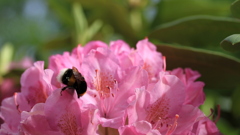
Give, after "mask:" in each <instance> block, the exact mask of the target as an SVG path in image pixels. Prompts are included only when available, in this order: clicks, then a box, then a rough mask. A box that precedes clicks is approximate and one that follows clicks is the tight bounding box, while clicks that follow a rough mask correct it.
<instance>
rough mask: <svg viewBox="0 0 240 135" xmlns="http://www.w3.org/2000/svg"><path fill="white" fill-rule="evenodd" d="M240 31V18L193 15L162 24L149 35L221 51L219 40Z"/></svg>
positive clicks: (165, 40) (168, 41)
mask: <svg viewBox="0 0 240 135" xmlns="http://www.w3.org/2000/svg"><path fill="white" fill-rule="evenodd" d="M239 31H240V20H238V19H232V18H223V17H211V16H192V17H188V18H183V19H179V20H177V21H174V22H171V23H167V24H164V25H160V27H159V28H158V29H156V30H155V31H153V32H152V33H151V34H150V35H149V36H148V37H149V38H151V39H155V40H158V41H161V42H165V43H177V44H183V45H186V46H192V47H198V48H204V49H205V48H207V49H212V50H216V49H217V50H219V51H221V48H220V47H219V42H220V41H221V40H222V39H224V38H225V37H227V36H229V35H231V34H235V33H238V32H239ZM217 47H218V48H217Z"/></svg>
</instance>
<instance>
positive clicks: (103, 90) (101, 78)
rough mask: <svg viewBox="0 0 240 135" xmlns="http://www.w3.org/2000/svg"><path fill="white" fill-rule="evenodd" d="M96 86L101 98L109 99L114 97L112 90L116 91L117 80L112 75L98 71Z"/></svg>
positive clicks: (95, 80)
mask: <svg viewBox="0 0 240 135" xmlns="http://www.w3.org/2000/svg"><path fill="white" fill-rule="evenodd" d="M94 85H95V88H96V90H97V91H98V92H99V94H100V96H101V98H103V99H104V98H108V97H110V96H111V95H112V93H111V90H112V89H115V85H116V80H115V79H114V78H113V76H112V75H111V74H110V73H106V72H101V71H99V70H96V77H95V79H94Z"/></svg>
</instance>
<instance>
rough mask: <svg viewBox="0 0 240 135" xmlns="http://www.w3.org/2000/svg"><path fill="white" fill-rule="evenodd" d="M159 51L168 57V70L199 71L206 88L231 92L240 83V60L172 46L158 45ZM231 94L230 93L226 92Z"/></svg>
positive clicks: (205, 51)
mask: <svg viewBox="0 0 240 135" xmlns="http://www.w3.org/2000/svg"><path fill="white" fill-rule="evenodd" d="M157 49H158V51H160V52H161V53H162V54H163V55H164V56H166V62H167V69H173V68H177V67H182V68H185V67H190V68H192V69H193V70H198V71H199V72H200V74H201V75H202V77H201V78H200V80H202V81H204V82H205V83H206V88H209V89H218V90H229V89H233V88H235V87H236V85H238V84H239V82H240V70H239V69H240V60H239V59H235V58H232V57H230V56H228V55H225V54H222V53H217V52H213V51H207V50H202V49H193V48H190V47H177V46H171V45H162V44H161V45H158V46H157ZM225 92H226V93H228V94H229V91H225Z"/></svg>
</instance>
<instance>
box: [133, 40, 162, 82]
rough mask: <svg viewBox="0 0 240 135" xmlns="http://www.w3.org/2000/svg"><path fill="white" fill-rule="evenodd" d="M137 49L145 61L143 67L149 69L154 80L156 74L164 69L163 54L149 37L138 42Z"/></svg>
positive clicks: (150, 77) (151, 78)
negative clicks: (149, 40)
mask: <svg viewBox="0 0 240 135" xmlns="http://www.w3.org/2000/svg"><path fill="white" fill-rule="evenodd" d="M136 46H137V51H138V53H139V55H140V56H141V57H142V59H143V61H144V65H143V68H144V69H146V70H147V72H148V74H149V79H150V80H154V78H155V77H156V75H157V74H158V73H159V72H160V71H162V70H163V61H162V54H161V53H159V52H157V49H156V46H155V45H154V44H152V43H151V42H148V39H144V40H141V41H139V42H138V43H137V45H136Z"/></svg>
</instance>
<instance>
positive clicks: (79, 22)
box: [73, 3, 88, 36]
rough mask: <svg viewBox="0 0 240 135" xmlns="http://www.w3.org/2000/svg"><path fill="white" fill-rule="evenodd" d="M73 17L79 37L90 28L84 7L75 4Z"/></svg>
mask: <svg viewBox="0 0 240 135" xmlns="http://www.w3.org/2000/svg"><path fill="white" fill-rule="evenodd" d="M73 15H74V20H75V26H76V31H77V35H78V36H79V35H81V34H83V33H84V32H85V31H86V29H87V27H88V23H87V19H86V17H85V15H84V12H83V9H82V6H81V5H80V4H79V3H73Z"/></svg>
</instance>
